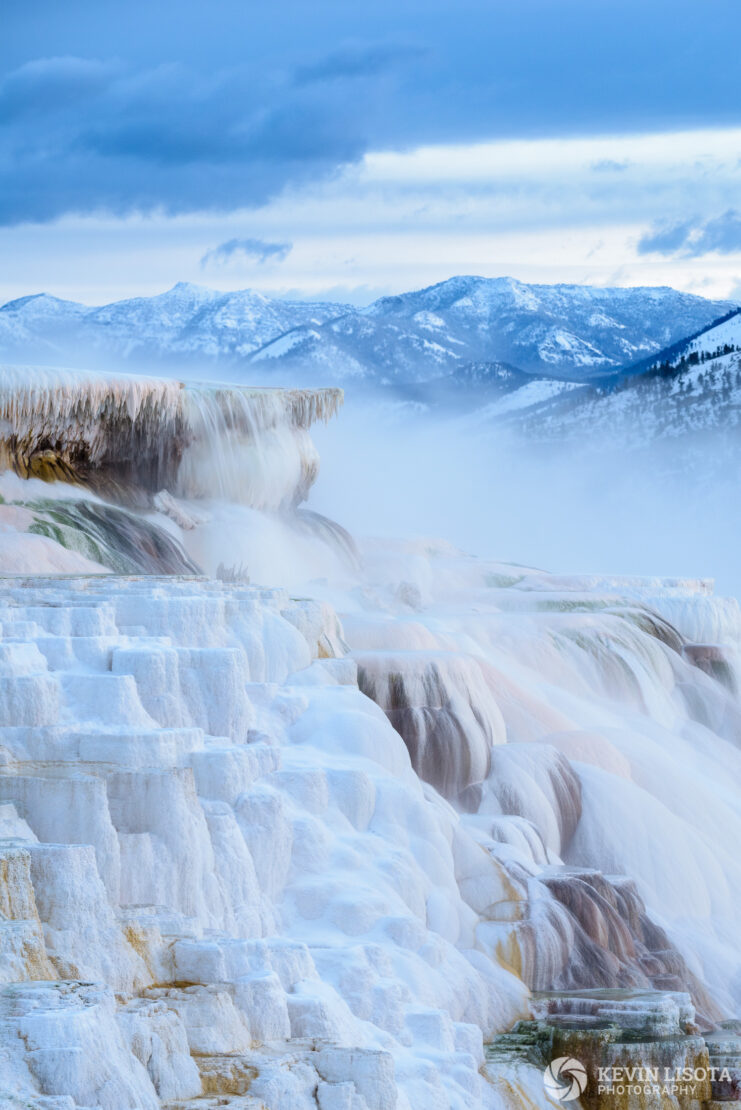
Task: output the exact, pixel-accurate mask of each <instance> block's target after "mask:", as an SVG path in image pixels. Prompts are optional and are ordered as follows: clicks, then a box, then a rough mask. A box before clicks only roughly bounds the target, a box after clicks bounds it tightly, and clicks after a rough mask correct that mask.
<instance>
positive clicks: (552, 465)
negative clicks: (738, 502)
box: [309, 389, 741, 596]
mask: <svg viewBox="0 0 741 1110" xmlns="http://www.w3.org/2000/svg"><path fill="white" fill-rule="evenodd" d="M313 438H314V440H315V443H316V445H317V447H318V449H319V454H320V457H321V470H320V474H319V478H318V481H317V483H316V485H315V487H314V489H313V490H312V493H311V498H310V501H309V504H310V506H311V507H312V508H315V509H317V510H318V511H319V512H322V513H326V514H327V515H328V516H331V517H334V518H335V519H337V520H339V521H340V522H341V523H342V524H343V525H344V526H345V527H347V528H349V529H350V531H351V532H353V533H354V534H355V535H357V536H368V535H380V536H402V535H404V536H408V535H410V534H414V535H415V536H429V537H435V538H441V539H446V540H448V541H450V542H451V543H454V544H455V545H456V546H458V547H460V548H462V549H464V550H465V551H467V552H469V553H471V554H474V555H477V556H481V557H482V558H483V557H487V558H496V559H501V560H505V561H511V562H515V563H520V564H523V565H528V566H535V567H539V568H542V569H546V570H549V571H551V572H553V573H564V574H565V573H572V574H588V573H594V574H616V575H623V574H624V575H647V576H662V577H688V578H713V579H714V580H715V583H716V590H717V591H718V592H719V593H721V594H734V595H736V596H739V595H740V594H741V567H739V561H738V557H737V551H738V543H739V539H740V538H741V527H740V526H739V520H738V513H737V512H736V511H735V509H734V506H735V497H734V494H733V485H734V484H735V483H734V481H733V477H732V476H731V475H730V474H726V473H724V474H723V475H722V476H721V475H720V474H716V476H715V477H711V476H710V475H709V474H708V471H707V470H704V471H703V472H702V473H699V472H697V471H695V470H694V469H693V468H692V466H691V465H690V463H689V461H687V462H685V461H684V458H685V455H684V451H683V448H682V447H681V446H679V445H678V444H677V443H675V442H674V443H672V442H670V443H658V444H654V445H653V446H652V447H651V448H649V449H644V450H642V451H641V452H629V451H627V450H626V449H625V448H622V449H621V448H619V447H617V446H611V445H609V444H603V445H601V446H600V447H599V448H596V447H595V445H594V444H593V443H592V444H591V445H585V446H584V447H582V448H580V449H578V450H577V449H575V448H574V445H573V444H568V443H559V444H557V445H547V446H545V445H542V444H535V443H532V442H526V441H524V440H523V439H521V438H519V437H518V436H517V435H515V434H514V433H512V432H510V431H508V430H507V429H506V428H503V427H501V426H495V425H492V424H488V425H486V426H480V425H477V424H476V421H475V418H474V417H471V416H469V417H461V416H449V417H446V416H444V415H440V414H431V413H430V412H420V411H418V410H417V411H415V409H414V407H413V406H394V405H389V404H387V403H383V402H381V401H377V402H376V403H375V404H369V403H368V401H367V398H365V397H364V398H362V399H361V398H359V397H354V396H353V391H352V389H349V390H347V391H346V402H345V406H344V409H343V410H342V412H341V413H340V415H339V418H337V419H335V420H333V421H331V422H330V423H329V424H327V425H318V426H316V427H315V428H314V430H313ZM717 469H718V471H720V470H721V467H720V464H719V465H718V468H717Z"/></svg>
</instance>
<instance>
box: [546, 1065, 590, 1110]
mask: <svg viewBox="0 0 741 1110" xmlns="http://www.w3.org/2000/svg"><path fill="white" fill-rule="evenodd" d="M543 1085H544V1087H545V1089H546V1091H547V1092H548V1094H549V1095H551V1096H552V1097H553V1098H557V1099H558V1101H559V1102H571V1101H572V1100H573V1099H575V1098H578V1097H579V1095H583V1094H584V1092H585V1090H586V1089H587V1069H586V1068H585V1067H584V1065H583V1064H582V1063H581V1062H580V1061H579V1060H575V1059H574V1057H573V1056H559V1057H558V1059H556V1060H551V1062H550V1064H549V1065H548V1067H547V1068H546V1069H545V1071H544V1072H543Z"/></svg>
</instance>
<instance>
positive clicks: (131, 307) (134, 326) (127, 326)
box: [0, 282, 347, 363]
mask: <svg viewBox="0 0 741 1110" xmlns="http://www.w3.org/2000/svg"><path fill="white" fill-rule="evenodd" d="M345 311H347V308H346V306H344V305H338V304H320V303H314V302H311V303H309V302H306V303H305V302H302V301H284V300H275V299H271V298H270V297H265V296H263V295H262V294H261V293H256V292H254V291H252V290H250V289H244V290H240V291H238V292H234V293H221V292H218V291H217V290H215V289H206V288H204V287H202V286H199V285H190V284H188V283H186V282H178V284H177V285H175V286H174V287H173V288H172V289H170V290H168V292H166V293H161V294H159V295H158V296H155V297H134V298H132V299H131V300H125V301H115V302H113V303H112V304H108V305H102V306H101V307H97V308H88V307H87V306H85V305H82V304H77V303H75V302H74V301H64V300H59V299H58V298H57V297H51V296H49V295H48V294H46V293H42V294H39V295H38V296H35V297H22V298H20V299H19V300H15V301H10V302H9V303H8V304H6V305H3V307H2V308H0V352H2V357H3V358H7V359H17V358H18V357H19V356H22V357H23V359H24V360H27V359H28V357H29V356H33V357H34V358H37V359H39V358H40V359H41V360H42V361H50V360H51V361H56V362H58V361H59V359H60V357H64V356H65V354H70V353H73V354H74V355H75V356H76V360H77V361H78V362H79V361H80V358H82V359H83V360H84V359H85V356H87V357H88V359H92V361H98V359H99V358H100V356H104V357H105V358H107V359H110V360H113V361H114V362H116V363H118V362H120V361H122V360H124V361H125V360H127V359H132V360H137V359H143V358H146V359H151V360H154V361H157V362H160V361H165V362H166V361H169V360H171V359H172V358H173V357H174V358H178V359H182V358H183V357H185V358H188V357H191V358H196V359H227V360H229V359H240V360H241V359H244V358H245V357H246V356H247V355H249V354H250V353H251V352H252V351H255V350H257V349H258V348H259V347H261V346H263V345H264V344H265V343H267V342H269V341H270V340H272V339H274V338H275V337H276V336H279V335H282V334H283V333H285V332H288V331H290V330H291V329H292V328H295V327H297V326H299V325H302V324H306V325H310V326H317V325H320V324H322V323H323V322H324V321H325V320H327V319H329V318H330V317H333V316H337V315H338V314H340V313H343V312H345Z"/></svg>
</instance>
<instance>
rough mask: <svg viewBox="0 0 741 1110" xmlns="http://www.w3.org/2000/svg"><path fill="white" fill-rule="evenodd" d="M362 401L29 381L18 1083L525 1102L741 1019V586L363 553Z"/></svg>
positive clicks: (5, 642) (9, 990) (10, 1088)
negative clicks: (315, 438) (342, 409)
mask: <svg viewBox="0 0 741 1110" xmlns="http://www.w3.org/2000/svg"><path fill="white" fill-rule="evenodd" d="M339 400H340V398H339V396H338V394H337V393H336V391H320V392H317V393H311V392H310V391H291V392H288V393H281V392H280V391H259V390H238V389H231V388H228V387H216V388H215V389H213V390H211V389H207V388H206V387H196V388H193V387H185V386H182V385H181V384H180V383H172V382H158V381H154V380H149V379H126V380H125V379H115V380H105V379H96V378H94V377H93V376H92V375H75V374H72V373H71V372H70V373H65V374H64V375H58V374H57V375H54V374H52V373H51V372H42V373H37V372H36V371H34V372H33V375H32V374H31V372H26V371H17V370H13V371H5V372H3V375H2V377H0V419H1V420H2V424H0V441H2V452H3V460H4V463H5V466H6V467H7V473H6V474H4V475H2V476H0V493H2V496H3V498H4V501H3V503H2V504H0V570H1V571H2V573H4V574H5V575H6V576H7V575H9V577H6V578H5V579H4V582H3V589H2V591H1V592H0V631H1V633H2V636H1V638H0V694H1V695H2V696H1V697H0V726H1V728H0V838H4V839H0V858H1V859H0V862H1V864H2V866H0V913H1V914H2V916H1V917H0V954H1V955H2V957H3V959H2V960H0V1027H1V1028H2V1030H3V1034H4V1036H3V1037H2V1038H0V1065H1V1066H0V1092H2V1095H3V1097H5V1098H6V1103H2V1099H1V1098H0V1104H2V1105H3V1106H5V1105H8V1106H14V1107H15V1106H20V1105H24V1106H32V1107H34V1108H36V1110H49V1108H50V1107H51V1106H54V1108H55V1110H72V1108H73V1107H75V1106H77V1107H93V1106H99V1107H101V1110H124V1108H131V1110H134V1108H141V1107H145V1108H147V1110H149V1108H150V1107H152V1108H153V1110H154V1108H155V1107H157V1106H159V1105H160V1104H162V1103H165V1102H167V1103H170V1104H172V1105H177V1106H178V1107H182V1106H188V1107H190V1106H192V1107H193V1110H196V1108H198V1110H210V1108H211V1107H212V1106H215V1105H217V1104H218V1105H221V1104H222V1103H220V1102H218V1100H219V1099H227V1100H228V1099H232V1100H233V1102H232V1103H231V1104H230V1105H233V1106H234V1108H235V1110H237V1108H239V1110H257V1107H258V1106H267V1107H269V1108H270V1110H289V1108H290V1110H304V1108H307V1110H308V1108H309V1107H311V1108H312V1110H315V1108H316V1106H317V1105H319V1107H320V1108H321V1110H335V1108H339V1107H342V1108H343V1110H344V1108H348V1110H390V1108H393V1107H398V1110H412V1108H414V1110H416V1107H418V1106H420V1105H430V1106H434V1107H436V1108H437V1107H440V1110H444V1108H446V1107H455V1108H459V1107H460V1108H461V1110H463V1108H464V1107H465V1108H466V1110H470V1107H472V1106H481V1107H492V1108H496V1110H501V1108H502V1107H505V1106H506V1107H510V1108H512V1110H515V1108H517V1110H523V1108H525V1107H527V1108H530V1107H532V1106H533V1105H540V1106H545V1105H547V1104H549V1105H553V1104H554V1103H553V1100H552V1099H551V1098H550V1096H549V1095H548V1094H547V1092H546V1090H545V1088H544V1087H543V1081H542V1069H543V1066H544V1063H545V1062H548V1058H549V1057H547V1055H546V1057H544V1056H543V1052H544V1051H545V1049H544V1047H543V1046H544V1045H550V1046H553V1045H555V1044H560V1045H562V1046H566V1047H565V1048H564V1053H562V1055H563V1054H566V1055H568V1054H573V1055H576V1056H577V1057H578V1058H581V1057H580V1056H579V1053H581V1054H582V1056H584V1058H585V1060H586V1059H587V1058H588V1059H589V1060H590V1061H591V1062H592V1063H596V1061H597V1055H595V1054H596V1053H597V1054H598V1050H597V1048H595V1044H596V1043H597V1042H595V1040H594V1037H593V1032H590V1029H592V1026H596V1027H598V1028H600V1029H602V1030H608V1032H605V1033H604V1035H601V1040H599V1042H598V1043H599V1046H601V1047H600V1048H599V1052H602V1053H603V1056H602V1057H600V1060H601V1061H603V1062H604V1060H606V1059H608V1058H609V1059H610V1060H622V1059H623V1057H626V1058H628V1057H630V1058H638V1059H645V1060H646V1061H653V1060H655V1059H657V1058H658V1057H657V1053H659V1052H660V1051H661V1052H664V1054H665V1055H666V1054H667V1053H669V1056H670V1057H671V1060H672V1061H679V1060H680V1059H681V1060H684V1059H687V1060H690V1059H691V1060H695V1059H698V1058H700V1056H701V1055H702V1053H703V1052H705V1053H706V1052H707V1049H706V1047H705V1042H703V1041H702V1039H701V1038H700V1037H698V1035H697V1029H696V1026H693V1024H692V1023H693V1021H695V1020H697V1021H699V1022H700V1023H702V1024H703V1026H705V1027H706V1026H709V1025H710V1024H712V1023H718V1022H722V1021H728V1020H729V1019H732V1018H733V1017H734V1016H735V1015H736V1014H738V1013H739V1008H740V1007H741V955H740V954H739V953H740V952H741V946H740V945H739V943H738V942H739V937H740V933H739V921H741V912H740V911H741V904H740V903H741V894H739V892H741V864H739V862H738V860H737V858H736V853H735V851H734V846H735V845H738V844H739V843H741V807H740V806H739V803H738V783H739V781H741V748H740V745H739V736H741V707H740V706H739V701H738V696H737V691H738V689H739V686H738V677H739V671H738V659H739V651H740V650H741V613H739V608H738V605H737V604H736V603H735V602H734V601H729V600H724V599H720V600H716V599H714V598H713V597H712V596H711V594H710V591H709V588H708V585H707V583H700V582H698V583H693V582H665V583H662V582H660V581H656V580H645V581H639V580H635V579H631V580H618V579H612V580H610V579H600V580H597V579H585V578H573V579H567V578H563V577H561V578H555V577H551V576H548V575H545V574H543V573H542V572H535V571H531V570H528V569H527V568H513V567H510V566H507V565H501V564H494V563H487V562H484V561H481V560H475V559H472V558H470V557H467V556H464V555H462V554H461V553H459V552H457V551H455V550H454V549H453V548H450V547H448V546H446V545H443V544H435V543H431V542H425V543H398V544H392V543H380V542H375V543H370V542H368V543H361V544H359V545H357V546H356V543H355V541H354V540H353V539H352V537H350V536H349V535H348V534H347V533H346V532H345V531H344V530H343V529H342V528H341V527H340V526H339V525H335V524H334V523H333V522H332V521H329V520H327V519H326V518H324V517H319V516H318V515H317V514H312V513H310V512H308V511H307V510H303V509H299V508H298V507H297V506H298V504H299V502H300V501H301V500H303V499H304V498H305V497H306V495H307V494H308V490H309V487H310V485H311V482H312V481H313V479H314V477H315V475H316V465H317V460H316V455H315V452H314V449H313V447H312V445H311V441H310V439H309V434H308V428H309V426H310V424H311V422H312V421H313V420H315V419H319V418H326V417H328V416H329V415H331V414H332V412H334V410H335V409H336V407H337V405H338V404H339ZM13 472H14V473H13ZM39 478H44V479H47V481H46V482H41V481H39V480H38V479H39ZM111 500H114V501H115V502H116V504H111ZM217 570H219V571H220V579H221V580H220V581H219V580H215V579H214V578H209V577H206V575H215V574H216V572H217ZM104 571H108V572H110V571H113V572H114V573H112V574H111V573H107V574H104V573H103V572H104ZM33 572H36V573H35V574H34V573H33ZM201 572H203V573H202V574H201ZM60 573H61V574H62V575H63V576H67V577H61V578H60V577H58V576H57V575H58V574H60ZM247 573H248V574H249V576H250V578H251V579H252V581H253V582H255V581H259V582H261V583H263V585H262V586H260V587H258V586H255V585H249V584H248V582H247V580H246V574H247ZM44 575H51V577H43V576H44ZM70 576H71V577H70ZM283 585H288V586H289V587H290V588H291V590H292V591H293V596H291V595H289V594H287V593H286V592H284V591H283V590H282V589H279V588H276V587H279V586H283ZM299 591H300V596H297V595H298V594H299ZM307 596H308V597H310V598H312V600H306V598H307ZM335 611H338V612H339V613H340V618H341V625H340V623H339V622H338V620H337V617H336V616H335ZM531 991H533V992H539V994H537V995H532V996H531V994H530V992H531ZM544 992H545V993H544ZM553 992H565V993H560V994H558V993H553ZM688 996H689V997H688ZM690 999H691V1001H690ZM693 1007H694V1009H693ZM693 1014H694V1015H696V1018H695V1017H693ZM605 1015H609V1016H608V1017H606V1016H605ZM518 1019H527V1021H526V1023H525V1024H524V1025H522V1026H520V1027H518V1030H519V1031H517V1032H515V1033H514V1034H508V1033H507V1032H506V1031H507V1030H509V1029H510V1028H511V1027H512V1026H513V1025H514V1023H515V1022H516V1021H517V1020H518ZM590 1023H591V1024H590ZM657 1030H658V1032H657ZM621 1031H622V1032H621ZM5 1034H7V1036H6V1035H5ZM498 1034H499V1035H501V1036H500V1037H499V1039H498V1040H495V1041H494V1044H493V1047H492V1049H491V1051H490V1052H489V1056H488V1060H487V1061H486V1063H485V1061H484V1054H483V1048H482V1044H483V1041H491V1040H493V1039H494V1038H495V1037H496V1036H497V1035H498ZM734 1036H735V1033H734V1030H733V1028H731V1027H730V1026H727V1027H724V1028H723V1029H721V1031H720V1032H718V1031H717V1030H716V1032H715V1033H713V1034H712V1035H708V1039H707V1044H708V1045H709V1046H710V1051H711V1053H714V1054H715V1057H717V1058H718V1059H721V1058H723V1059H725V1058H729V1059H730V1058H731V1056H733V1052H734V1051H735V1049H734V1047H733V1044H732V1043H731V1042H733V1039H734ZM713 1037H714V1038H715V1040H713V1039H712V1038H713ZM590 1038H592V1039H590ZM662 1038H663V1039H662ZM628 1042H629V1043H630V1044H631V1045H633V1046H635V1047H634V1048H631V1049H630V1051H629V1050H628V1049H627V1048H626V1047H625V1046H626V1044H627V1043H628ZM734 1043H735V1042H734ZM657 1045H659V1046H661V1047H660V1048H657ZM668 1046H670V1047H668ZM729 1046H730V1047H729ZM566 1048H568V1052H566ZM738 1048H739V1054H741V1044H740V1045H739V1046H738ZM631 1053H633V1056H632V1057H631V1056H630V1054H631ZM641 1053H643V1055H642V1056H641ZM724 1053H725V1056H724V1055H723V1054H724ZM636 1054H637V1055H636ZM669 1056H667V1059H668V1058H669ZM715 1057H714V1058H715ZM706 1058H707V1057H706ZM3 1084H4V1085H5V1086H4V1087H3ZM730 1089H733V1090H735V1089H736V1088H734V1087H733V1083H732V1082H731V1087H730V1088H729V1090H730ZM723 1090H725V1088H723ZM711 1093H712V1094H713V1097H714V1098H719V1097H727V1095H725V1094H722V1091H721V1089H720V1088H719V1087H715V1088H713V1090H712V1092H710V1088H708V1090H707V1091H705V1093H704V1095H703V1098H709V1097H710V1094H711ZM50 1100H51V1101H50ZM60 1100H61V1101H60ZM698 1101H699V1096H698ZM639 1104H640V1105H642V1103H640V1100H639V1101H638V1103H636V1105H639ZM678 1104H681V1105H684V1104H683V1103H681V1099H680V1100H679V1102H678V1101H677V1097H675V1096H671V1098H669V1101H668V1102H667V1103H665V1105H667V1106H668V1105H672V1106H674V1105H678ZM688 1105H689V1104H688Z"/></svg>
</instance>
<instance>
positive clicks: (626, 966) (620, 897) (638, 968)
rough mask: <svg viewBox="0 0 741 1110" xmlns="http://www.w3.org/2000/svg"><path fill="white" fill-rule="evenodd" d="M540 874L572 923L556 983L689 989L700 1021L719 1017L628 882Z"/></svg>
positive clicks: (585, 874) (593, 874)
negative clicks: (570, 940)
mask: <svg viewBox="0 0 741 1110" xmlns="http://www.w3.org/2000/svg"><path fill="white" fill-rule="evenodd" d="M540 878H541V881H542V882H543V883H544V884H545V886H547V887H548V889H549V891H550V892H551V894H553V896H554V897H555V899H556V900H557V901H558V903H559V904H560V905H561V906H563V907H565V908H566V909H567V910H568V912H569V915H570V917H571V919H572V921H573V922H574V942H573V948H572V950H571V953H570V958H569V961H568V963H567V964H566V966H565V967H564V969H563V972H562V974H561V976H559V980H560V981H558V982H557V985H558V986H559V987H561V988H563V989H572V988H576V987H588V986H592V987H598V986H599V987H615V986H617V987H654V988H656V989H658V990H664V991H678V990H679V991H681V990H685V991H686V990H689V992H690V994H691V996H692V1000H693V1003H694V1005H695V1008H696V1010H697V1012H698V1014H699V1015H700V1017H701V1019H702V1021H703V1023H704V1024H705V1025H707V1024H708V1023H710V1022H712V1021H713V1020H717V1019H718V1017H720V1016H721V1015H720V1012H719V1011H718V1010H717V1008H716V1007H715V1005H714V1003H713V1001H712V999H711V998H710V997H709V996H708V994H707V992H706V990H705V988H704V987H703V986H702V984H701V983H699V982H698V980H697V979H696V977H695V976H694V975H693V974H692V972H691V971H690V970H689V968H688V967H687V964H686V962H685V960H684V959H683V958H682V956H681V955H680V953H679V952H677V950H676V948H675V947H674V945H673V944H672V943H671V941H670V940H669V938H668V937H667V935H666V933H665V931H664V930H663V929H662V928H661V927H660V926H659V925H657V924H656V923H655V922H653V921H652V920H651V919H650V917H649V916H648V914H647V912H646V907H645V905H644V903H643V900H642V898H641V897H640V895H639V894H638V891H637V890H636V887H635V883H634V882H632V880H630V879H628V878H626V877H624V876H605V875H603V874H601V873H600V872H598V871H589V870H587V869H578V868H577V869H572V868H551V869H549V870H548V871H546V872H545V873H543V874H542V875H541V876H540Z"/></svg>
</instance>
